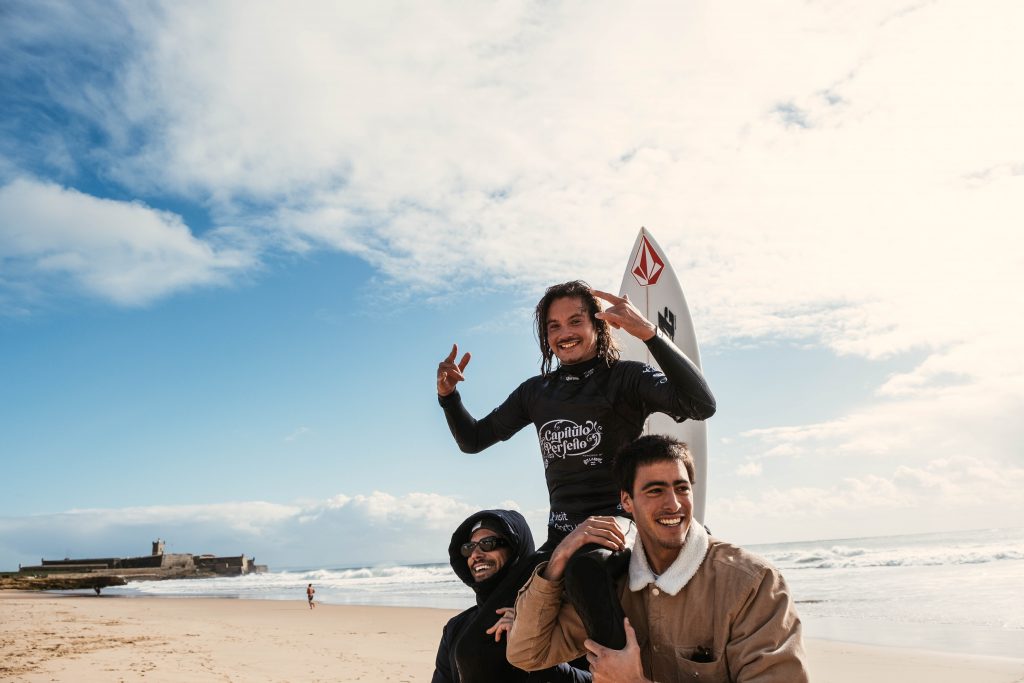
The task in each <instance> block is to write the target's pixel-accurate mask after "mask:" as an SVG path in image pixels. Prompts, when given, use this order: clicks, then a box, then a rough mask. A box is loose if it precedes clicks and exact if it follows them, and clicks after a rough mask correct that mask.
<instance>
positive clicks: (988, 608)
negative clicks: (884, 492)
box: [105, 529, 1024, 654]
mask: <svg viewBox="0 0 1024 683" xmlns="http://www.w3.org/2000/svg"><path fill="white" fill-rule="evenodd" d="M750 549H751V550H754V551H755V552H757V553H759V554H760V555H762V556H763V557H765V558H767V559H768V560H769V561H771V562H772V563H773V564H775V565H776V566H777V567H779V569H781V570H782V573H783V575H784V576H785V577H786V580H787V582H788V583H789V586H790V589H791V592H792V594H793V596H794V597H795V599H796V601H797V605H798V609H799V611H800V614H801V616H803V617H805V619H806V620H807V623H808V633H809V634H810V635H815V632H814V628H815V625H818V627H819V628H822V629H825V628H826V626H824V625H828V626H827V628H828V629H831V631H830V632H831V633H836V632H837V631H835V629H836V628H838V627H837V626H836V624H837V623H847V624H852V623H857V624H860V626H859V628H860V631H859V633H860V634H861V636H857V637H865V636H864V635H863V634H869V635H870V634H871V633H872V632H874V630H875V629H877V631H878V632H879V633H901V632H904V631H907V629H911V628H918V629H923V630H924V632H925V633H926V634H928V635H927V636H926V638H925V641H926V640H927V638H931V637H933V636H934V637H935V638H938V637H939V636H938V635H935V634H944V633H958V632H959V631H958V630H957V629H962V630H964V631H965V632H967V633H969V634H970V638H968V639H967V641H965V642H968V641H969V642H972V643H974V642H977V640H978V638H979V636H978V633H980V632H982V631H985V630H986V629H988V630H990V631H992V632H995V631H998V632H999V633H1000V634H1002V635H1000V636H998V637H996V638H995V639H994V640H993V639H990V640H991V642H993V643H996V644H995V645H993V648H994V649H993V650H992V651H990V652H989V654H992V653H998V652H1004V653H1005V654H1010V652H1008V651H1007V649H1008V646H1006V645H1005V642H1010V641H1005V640H1000V638H1011V639H1014V638H1016V639H1018V640H1019V641H1021V642H1024V617H1022V616H1021V615H1022V614H1024V529H1010V530H1005V529H1003V530H989V531H974V532H950V533H945V534H929V535H919V536H899V537H887V538H861V539H850V540H843V541H835V540H832V541H815V542H806V543H784V544H773V545H762V546H751V547H750ZM308 583H312V584H313V585H314V587H315V588H316V591H317V598H318V600H320V601H321V602H324V603H334V604H373V605H402V606H418V607H443V608H454V609H463V608H465V607H468V606H470V605H472V604H473V602H474V596H473V592H472V591H471V590H470V589H469V588H468V587H467V586H465V585H464V584H463V583H462V582H461V581H460V580H459V579H458V578H457V577H456V576H455V574H454V572H453V571H452V569H451V567H450V566H449V565H448V564H447V563H444V564H427V565H415V566H401V565H399V566H380V567H350V568H311V569H309V570H290V571H276V572H270V573H267V574H255V575H249V576H242V577H233V578H217V579H204V580H199V581H197V580H185V581H150V582H139V583H131V584H129V585H128V586H125V587H121V588H110V589H105V592H109V593H113V594H122V595H159V596H168V597H197V596H209V597H225V598H257V599H266V600H305V590H306V584H308ZM872 625H874V626H872ZM824 635H828V633H825V634H824ZM841 637H853V636H851V635H850V634H849V633H844V634H843V635H842V636H841ZM942 637H943V638H945V640H943V641H942V643H943V647H947V646H948V647H952V648H953V649H955V647H956V637H955V636H950V637H948V638H946V636H942ZM887 638H889V636H887ZM1018 640H1013V641H1012V642H1014V643H1016V642H1018ZM925 641H923V642H924V644H923V645H921V643H916V644H915V646H927V642H925ZM939 644H940V642H939V641H936V642H935V645H934V647H936V648H938V647H939ZM908 646H910V644H908ZM1000 648H1001V649H1000Z"/></svg>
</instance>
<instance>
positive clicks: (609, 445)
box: [439, 331, 715, 550]
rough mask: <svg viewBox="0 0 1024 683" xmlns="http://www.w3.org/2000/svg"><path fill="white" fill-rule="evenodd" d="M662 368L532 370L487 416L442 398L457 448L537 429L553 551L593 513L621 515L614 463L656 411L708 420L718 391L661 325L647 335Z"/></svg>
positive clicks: (593, 363) (591, 365)
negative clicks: (540, 372) (536, 373)
mask: <svg viewBox="0 0 1024 683" xmlns="http://www.w3.org/2000/svg"><path fill="white" fill-rule="evenodd" d="M646 343H647V347H648V348H649V349H650V351H651V355H653V356H654V358H655V360H657V361H658V364H659V365H660V366H661V367H662V368H663V369H664V374H663V373H662V372H660V371H658V370H657V369H655V368H653V367H651V366H650V365H647V364H646V363H638V362H635V361H625V360H620V361H617V362H615V363H613V364H612V365H611V367H609V366H608V365H607V364H606V363H605V362H604V361H603V360H602V359H600V358H594V359H592V360H589V361H585V362H583V363H577V364H574V365H563V366H560V367H559V368H558V369H557V370H556V371H554V372H552V373H549V374H548V375H546V376H544V375H541V376H537V377H532V378H530V379H528V380H526V381H525V382H523V383H522V384H521V385H520V386H519V388H518V389H516V390H515V391H513V392H512V393H511V394H510V395H509V397H508V398H507V399H506V400H505V402H504V403H502V404H501V405H500V406H498V407H497V408H495V409H494V410H493V411H492V412H491V413H490V414H489V415H488V416H487V417H485V418H483V419H481V420H475V419H473V417H472V416H471V415H470V414H469V412H468V411H467V410H466V408H465V407H464V406H463V405H462V399H461V398H460V396H459V393H458V392H457V391H456V392H453V393H451V394H449V395H448V396H444V397H439V401H440V403H441V406H442V408H444V413H445V418H446V419H447V420H448V427H449V428H450V429H451V432H452V435H453V436H454V437H455V441H456V442H457V443H458V445H459V448H460V449H461V450H462V451H463V452H465V453H478V452H480V451H482V450H484V449H485V448H487V447H489V446H491V445H493V444H494V443H497V442H498V441H505V440H506V439H509V438H511V437H512V435H513V434H515V433H516V432H518V431H519V430H520V429H522V428H523V427H525V426H526V425H528V424H530V423H533V424H534V426H535V427H536V428H537V438H538V439H539V441H540V449H541V457H542V458H543V461H544V476H545V478H546V480H547V485H548V498H549V500H550V504H551V513H550V517H549V518H548V539H547V542H546V543H545V544H544V545H543V546H542V547H541V550H553V549H554V547H555V545H557V544H558V541H560V540H561V539H562V538H564V537H565V536H566V535H567V534H568V533H569V532H570V531H572V530H573V529H575V528H576V526H577V525H578V524H579V523H580V522H582V521H583V520H585V519H586V518H587V517H589V516H590V515H620V516H621V515H623V514H624V512H623V511H622V509H621V508H620V506H619V487H618V486H617V485H616V484H615V482H614V481H612V477H611V464H612V459H613V458H614V457H615V454H616V453H617V452H618V451H619V449H621V448H622V447H623V446H625V445H626V444H628V443H629V442H631V441H633V440H634V439H635V438H636V437H638V436H640V433H641V432H642V431H643V427H644V422H645V421H646V420H647V418H648V417H649V416H650V415H651V414H652V413H656V412H661V413H666V414H667V415H669V416H671V417H672V418H673V419H675V420H676V421H678V422H682V421H683V420H685V419H691V420H706V419H707V418H709V417H711V416H712V415H713V414H714V413H715V398H714V396H713V395H712V394H711V390H710V389H709V388H708V385H707V383H706V382H705V381H704V377H703V375H701V372H700V370H698V369H697V367H696V366H695V365H694V364H693V363H691V362H690V360H689V359H688V358H686V356H685V355H683V353H682V352H681V351H680V350H679V349H678V348H677V347H676V346H675V344H673V343H672V342H671V341H669V340H668V339H666V338H665V337H663V336H662V334H661V332H660V331H659V332H658V334H657V335H656V336H654V337H653V338H652V339H650V340H649V341H647V342H646Z"/></svg>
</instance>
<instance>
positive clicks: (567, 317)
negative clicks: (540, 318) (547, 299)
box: [545, 296, 597, 365]
mask: <svg viewBox="0 0 1024 683" xmlns="http://www.w3.org/2000/svg"><path fill="white" fill-rule="evenodd" d="M545 329H546V333H547V339H548V346H550V347H551V350H552V351H553V352H554V354H555V357H556V358H558V362H559V363H561V364H562V365H572V364H573V363H582V362H583V361H587V360H590V359H591V358H594V357H595V356H596V355H597V329H596V328H595V327H594V323H593V321H592V320H591V319H590V314H589V312H588V311H587V307H586V306H585V305H584V303H583V301H582V300H581V299H580V298H579V297H574V296H573V297H569V296H566V297H561V298H559V299H555V300H554V301H552V302H551V306H549V307H548V316H547V323H546V328H545Z"/></svg>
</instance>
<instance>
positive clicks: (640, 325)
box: [590, 289, 658, 341]
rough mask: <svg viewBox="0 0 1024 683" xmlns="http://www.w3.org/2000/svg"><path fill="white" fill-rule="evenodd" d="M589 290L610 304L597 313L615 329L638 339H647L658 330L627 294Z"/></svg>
mask: <svg viewBox="0 0 1024 683" xmlns="http://www.w3.org/2000/svg"><path fill="white" fill-rule="evenodd" d="M590 291H591V292H592V293H593V294H594V296H596V297H597V298H598V299H604V300H605V301H607V302H608V303H609V304H611V305H610V306H609V307H608V308H606V309H604V310H603V311H599V312H598V313H597V318H598V319H600V320H605V321H607V322H608V324H609V325H611V326H612V327H614V328H615V329H617V330H625V331H626V332H628V333H629V334H631V335H633V336H634V337H636V338H637V339H639V340H640V341H647V340H648V339H650V338H652V337H653V336H654V335H655V333H656V332H657V331H658V328H657V327H655V326H654V323H652V322H651V321H649V320H648V319H647V318H645V317H644V314H643V313H641V312H640V311H639V309H637V307H636V306H634V305H633V304H632V303H631V302H630V300H629V297H628V296H615V295H614V294H609V293H608V292H602V291H601V290H599V289H592V290H590Z"/></svg>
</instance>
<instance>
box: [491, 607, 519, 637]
mask: <svg viewBox="0 0 1024 683" xmlns="http://www.w3.org/2000/svg"><path fill="white" fill-rule="evenodd" d="M494 611H495V612H496V613H498V614H500V615H501V618H499V619H498V621H497V622H495V624H494V626H492V627H490V628H489V629H487V631H485V633H487V634H488V635H490V634H492V633H493V634H494V642H496V643H497V642H499V641H501V635H502V634H503V633H508V632H510V631H511V630H512V621H513V620H514V619H515V617H516V611H515V608H513V607H500V608H498V609H496V610H494Z"/></svg>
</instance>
